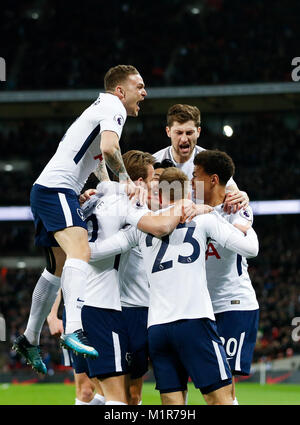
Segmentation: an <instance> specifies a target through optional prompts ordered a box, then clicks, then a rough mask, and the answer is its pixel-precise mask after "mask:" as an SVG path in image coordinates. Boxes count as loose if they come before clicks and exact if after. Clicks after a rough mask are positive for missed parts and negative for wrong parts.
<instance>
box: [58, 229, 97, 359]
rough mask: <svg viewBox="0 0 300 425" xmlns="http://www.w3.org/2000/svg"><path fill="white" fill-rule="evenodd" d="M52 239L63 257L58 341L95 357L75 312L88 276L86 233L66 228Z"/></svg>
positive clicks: (85, 231)
mask: <svg viewBox="0 0 300 425" xmlns="http://www.w3.org/2000/svg"><path fill="white" fill-rule="evenodd" d="M54 237H55V239H56V241H57V242H58V244H59V245H60V246H61V248H62V249H63V250H64V252H65V253H66V261H65V264H64V268H63V272H62V277H61V287H62V293H63V297H64V302H65V309H66V331H65V334H64V335H62V337H61V342H62V344H63V345H64V346H66V347H68V348H71V349H72V350H74V351H76V352H78V353H79V354H83V355H88V356H91V357H97V356H98V352H97V351H96V350H95V349H94V347H92V346H91V345H90V343H89V341H88V339H87V338H86V336H85V335H84V333H83V331H82V324H81V310H80V308H78V302H79V303H80V302H81V301H82V300H83V299H84V292H85V282H86V280H87V275H88V270H89V269H88V267H89V266H88V260H89V255H90V248H89V244H88V239H87V230H86V229H84V228H82V227H77V226H74V227H68V228H65V229H63V230H60V231H58V232H55V233H54Z"/></svg>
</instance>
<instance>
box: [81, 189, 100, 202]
mask: <svg viewBox="0 0 300 425" xmlns="http://www.w3.org/2000/svg"><path fill="white" fill-rule="evenodd" d="M95 193H97V190H96V189H88V190H86V191H85V192H83V193H82V194H81V195H80V196H79V203H80V206H81V205H83V204H84V203H85V202H86V201H88V200H89V199H90V197H91V196H92V195H95Z"/></svg>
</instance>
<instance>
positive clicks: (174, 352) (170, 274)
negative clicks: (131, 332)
mask: <svg viewBox="0 0 300 425" xmlns="http://www.w3.org/2000/svg"><path fill="white" fill-rule="evenodd" d="M174 182H175V183H176V184H175V185H174ZM168 184H169V187H168ZM162 187H164V188H165V189H167V191H164V190H162ZM170 189H171V190H170ZM188 189H189V180H188V178H187V176H186V175H185V174H184V173H183V172H182V171H180V170H179V169H177V168H175V167H170V168H167V169H166V170H165V171H164V172H163V173H162V174H161V176H160V197H161V203H162V206H163V207H168V206H169V205H172V204H173V203H174V202H177V201H178V200H179V199H182V198H185V197H186V196H187V194H186V190H188ZM245 233H246V236H244V234H243V233H241V232H240V231H239V230H237V229H236V228H235V227H234V226H233V225H231V224H230V223H228V222H227V221H225V220H224V219H223V218H222V217H221V216H220V215H219V214H218V213H217V212H211V213H209V214H204V215H201V216H197V217H195V218H194V220H193V221H192V222H191V223H189V224H186V223H180V224H179V225H178V226H177V227H176V229H175V230H174V231H173V232H172V233H171V234H170V235H168V236H165V237H163V238H157V237H155V236H153V234H151V232H150V233H149V234H144V233H142V232H140V231H136V230H135V229H130V230H128V231H121V232H119V233H118V234H117V235H114V236H113V237H112V238H110V240H106V241H105V240H104V241H103V243H102V244H101V245H99V252H100V253H101V252H103V254H104V253H105V252H106V253H107V251H108V248H109V247H110V248H111V247H112V245H113V241H114V244H115V246H119V249H121V250H122V251H124V250H126V249H128V248H129V247H133V246H135V245H136V244H138V245H139V247H140V249H141V251H142V255H143V259H144V264H145V268H146V272H147V276H148V280H149V283H150V305H149V316H148V337H149V352H150V359H151V360H152V364H153V369H154V375H155V379H156V388H157V389H159V390H160V393H161V399H162V403H163V404H177V405H178V404H185V391H186V390H187V381H188V377H189V376H190V377H191V379H192V381H193V383H194V385H195V386H196V388H199V389H200V390H201V392H202V393H203V395H204V398H205V400H206V402H207V403H208V404H233V398H232V385H231V382H232V379H231V378H232V375H231V371H230V368H229V365H228V363H227V360H226V354H225V350H224V347H223V345H222V342H221V339H220V337H219V335H218V332H217V327H216V323H215V316H214V313H213V307H212V303H211V299H210V296H209V292H208V288H207V282H206V271H205V252H206V243H207V239H208V238H210V239H214V240H216V241H218V243H219V244H220V245H221V246H223V247H226V248H227V249H230V250H232V251H234V252H237V253H239V254H240V255H244V256H249V257H250V256H256V255H257V253H258V241H257V236H256V233H255V232H254V230H253V229H252V228H249V229H247V231H246V230H245ZM126 243H127V245H126ZM111 252H113V250H111ZM98 254H99V253H98ZM99 255H100V254H99Z"/></svg>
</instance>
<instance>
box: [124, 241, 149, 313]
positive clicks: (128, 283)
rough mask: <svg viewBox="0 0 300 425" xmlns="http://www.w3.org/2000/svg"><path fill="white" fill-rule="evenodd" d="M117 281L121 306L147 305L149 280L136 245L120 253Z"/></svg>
mask: <svg viewBox="0 0 300 425" xmlns="http://www.w3.org/2000/svg"><path fill="white" fill-rule="evenodd" d="M119 283H120V293H121V305H122V307H149V282H148V277H147V274H146V270H145V266H144V261H143V256H142V253H141V251H140V249H139V248H138V247H135V248H132V249H130V250H129V251H127V252H125V253H124V254H122V255H121V257H120V264H119Z"/></svg>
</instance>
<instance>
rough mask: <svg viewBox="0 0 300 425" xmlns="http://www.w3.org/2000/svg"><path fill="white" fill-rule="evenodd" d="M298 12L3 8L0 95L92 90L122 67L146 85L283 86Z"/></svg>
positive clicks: (194, 6)
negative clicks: (4, 70)
mask: <svg viewBox="0 0 300 425" xmlns="http://www.w3.org/2000/svg"><path fill="white" fill-rule="evenodd" d="M299 7H300V6H299V2H297V1H296V0H291V1H290V2H289V6H288V7H285V9H284V19H282V16H283V15H282V13H283V12H282V2H281V1H280V0H274V1H271V0H266V1H263V2H262V1H257V0H251V1H247V2H240V1H238V0H203V1H197V2H193V1H191V2H185V1H180V0H164V1H162V2H159V13H157V6H156V2H147V3H144V4H143V7H140V2H139V1H137V0H126V1H125V2H122V4H120V2H118V1H117V0H112V1H111V2H110V13H106V14H105V15H103V14H102V15H101V16H99V5H98V3H97V2H95V1H93V0H86V1H85V2H80V1H78V0H77V1H74V0H73V1H71V0H66V1H64V2H60V1H58V0H51V1H50V0H45V1H38V2H33V1H30V0H27V1H24V2H21V3H20V2H17V1H11V2H8V3H6V4H5V5H3V8H2V14H1V18H0V19H1V21H0V22H1V25H0V27H1V33H2V34H3V36H1V38H0V51H1V54H2V56H3V57H5V58H6V61H7V64H9V70H10V72H9V78H8V84H7V86H6V88H7V89H8V90H9V89H12V90H28V89H30V90H32V89H45V88H46V87H47V88H48V89H53V88H56V89H57V88H64V89H66V88H94V87H97V86H99V82H101V81H102V80H103V76H104V73H105V72H106V70H107V68H108V67H110V66H113V65H114V64H116V63H131V62H134V64H135V66H136V67H137V68H138V69H140V70H141V73H142V74H143V76H144V79H145V81H146V82H147V85H148V86H149V87H150V86H152V87H153V86H176V85H177V86H180V85H181V86H183V85H184V86H186V85H200V84H230V83H231V84H232V83H241V82H247V83H251V82H258V81H259V82H264V81H266V82H272V81H290V73H289V70H288V69H287V67H286V58H291V59H292V58H293V57H294V56H295V52H297V51H298V40H299V25H298V19H297V17H298V16H299ZM166 16H167V18H168V19H164V18H165V17H166ZM66 23H67V25H66ZM100 23H101V32H100V31H99V26H100ZM179 34H180V42H177V43H174V40H178V35H179ZM15 46H18V48H17V51H16V49H15ZM45 46H47V48H45ZM166 52H167V53H168V54H166ZM291 59H290V60H291ZM289 62H290V61H289ZM232 64H234V66H232ZM250 64H251V66H250Z"/></svg>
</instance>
